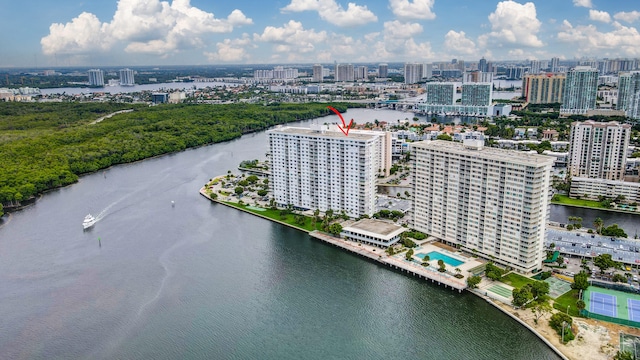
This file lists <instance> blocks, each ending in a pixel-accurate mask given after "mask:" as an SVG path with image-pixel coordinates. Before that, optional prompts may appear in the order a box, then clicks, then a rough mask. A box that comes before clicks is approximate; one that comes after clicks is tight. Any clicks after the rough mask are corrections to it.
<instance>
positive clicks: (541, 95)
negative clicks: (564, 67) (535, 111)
mask: <svg viewBox="0 0 640 360" xmlns="http://www.w3.org/2000/svg"><path fill="white" fill-rule="evenodd" d="M565 79H566V76H565V75H564V74H540V75H525V76H524V78H523V79H522V97H523V98H525V99H526V102H528V103H531V104H551V103H562V90H563V87H564V81H565Z"/></svg>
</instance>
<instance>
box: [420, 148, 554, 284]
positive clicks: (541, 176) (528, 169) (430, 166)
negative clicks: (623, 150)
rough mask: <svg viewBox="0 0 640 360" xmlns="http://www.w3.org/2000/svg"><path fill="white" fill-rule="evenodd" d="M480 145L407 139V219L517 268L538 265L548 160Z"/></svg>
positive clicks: (448, 240) (541, 251)
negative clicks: (410, 206)
mask: <svg viewBox="0 0 640 360" xmlns="http://www.w3.org/2000/svg"><path fill="white" fill-rule="evenodd" d="M483 145H484V140H483V139H481V138H479V139H473V138H470V139H465V140H464V142H463V143H457V142H450V141H441V140H436V141H423V142H417V143H413V144H411V151H412V154H413V159H414V171H413V181H414V182H413V183H414V189H413V192H414V219H413V221H414V224H413V226H414V228H415V229H417V230H419V231H422V232H425V233H427V234H430V235H432V236H435V237H437V238H439V239H441V240H442V241H444V242H445V243H449V244H452V245H459V246H460V247H461V248H462V249H464V250H466V251H469V252H474V253H476V254H478V255H480V256H482V257H484V258H491V259H494V261H495V262H497V263H500V264H502V265H506V266H510V267H513V268H514V269H516V270H518V271H520V272H525V273H528V272H532V271H534V270H536V269H541V268H542V260H543V259H545V258H546V256H545V254H544V248H543V243H544V237H545V225H546V221H547V214H548V188H549V176H550V173H551V167H552V165H553V161H554V160H553V158H550V157H547V156H544V155H538V154H529V153H523V152H517V151H509V150H503V149H496V148H484V147H483Z"/></svg>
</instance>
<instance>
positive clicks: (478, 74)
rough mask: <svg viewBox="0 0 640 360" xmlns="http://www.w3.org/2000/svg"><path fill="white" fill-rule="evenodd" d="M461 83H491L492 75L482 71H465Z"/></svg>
mask: <svg viewBox="0 0 640 360" xmlns="http://www.w3.org/2000/svg"><path fill="white" fill-rule="evenodd" d="M462 82H463V83H478V82H482V83H490V82H493V73H490V72H482V71H467V72H465V73H464V74H463V76H462Z"/></svg>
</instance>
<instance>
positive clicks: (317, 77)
mask: <svg viewBox="0 0 640 360" xmlns="http://www.w3.org/2000/svg"><path fill="white" fill-rule="evenodd" d="M323 78H324V76H323V71H322V65H320V64H315V65H313V82H322V79H323Z"/></svg>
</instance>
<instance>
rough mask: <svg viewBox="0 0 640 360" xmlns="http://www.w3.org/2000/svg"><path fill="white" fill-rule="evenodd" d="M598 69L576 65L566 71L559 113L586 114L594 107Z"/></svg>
mask: <svg viewBox="0 0 640 360" xmlns="http://www.w3.org/2000/svg"><path fill="white" fill-rule="evenodd" d="M597 93H598V70H597V69H594V68H592V67H589V66H576V67H575V68H573V69H571V71H569V72H568V73H567V77H566V79H565V81H564V91H563V92H562V106H560V114H566V115H573V114H586V113H587V111H589V110H593V109H595V108H596V95H597Z"/></svg>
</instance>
